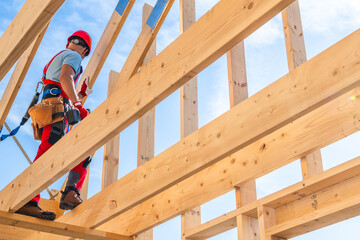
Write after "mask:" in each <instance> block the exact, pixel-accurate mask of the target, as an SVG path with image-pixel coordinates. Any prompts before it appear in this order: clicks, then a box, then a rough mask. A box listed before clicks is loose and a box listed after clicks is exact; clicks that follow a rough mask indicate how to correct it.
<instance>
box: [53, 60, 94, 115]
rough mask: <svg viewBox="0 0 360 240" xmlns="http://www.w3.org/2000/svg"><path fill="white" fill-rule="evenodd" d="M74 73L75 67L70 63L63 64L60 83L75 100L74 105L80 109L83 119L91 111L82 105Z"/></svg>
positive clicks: (73, 100)
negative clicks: (76, 88)
mask: <svg viewBox="0 0 360 240" xmlns="http://www.w3.org/2000/svg"><path fill="white" fill-rule="evenodd" d="M74 75H75V71H74V69H73V68H72V67H71V66H70V65H68V64H63V65H62V67H61V72H60V84H61V87H62V89H63V90H64V92H65V93H66V95H67V96H68V97H69V98H70V100H71V101H72V102H73V104H74V107H76V108H77V109H78V110H79V112H80V117H81V119H84V118H85V117H86V116H87V115H89V112H88V111H87V110H86V109H85V108H84V107H83V106H82V104H81V102H80V101H79V97H78V95H77V94H76V91H75V85H74V80H73V77H74Z"/></svg>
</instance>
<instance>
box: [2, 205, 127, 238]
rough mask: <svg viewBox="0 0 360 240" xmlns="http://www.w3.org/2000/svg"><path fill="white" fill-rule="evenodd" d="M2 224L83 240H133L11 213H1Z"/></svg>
mask: <svg viewBox="0 0 360 240" xmlns="http://www.w3.org/2000/svg"><path fill="white" fill-rule="evenodd" d="M0 224H3V225H9V226H14V227H20V228H26V229H30V230H37V231H42V232H47V233H52V234H59V235H63V236H69V237H77V238H83V239H93V240H107V239H118V240H133V238H132V237H127V236H123V235H119V234H115V233H107V232H103V231H99V230H95V229H88V228H84V227H80V226H75V225H70V224H64V223H59V222H53V221H48V220H41V219H37V218H33V217H29V216H24V215H20V214H16V213H9V212H4V211H0Z"/></svg>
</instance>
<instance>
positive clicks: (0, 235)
mask: <svg viewBox="0 0 360 240" xmlns="http://www.w3.org/2000/svg"><path fill="white" fill-rule="evenodd" d="M33 233H34V231H32V230H28V229H25V228H18V227H14V226H9V225H1V224H0V240H19V239H26V238H27V237H28V236H31V234H33Z"/></svg>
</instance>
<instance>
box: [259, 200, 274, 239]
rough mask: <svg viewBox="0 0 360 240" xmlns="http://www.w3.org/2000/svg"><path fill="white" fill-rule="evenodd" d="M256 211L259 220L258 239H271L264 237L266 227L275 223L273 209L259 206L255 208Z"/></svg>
mask: <svg viewBox="0 0 360 240" xmlns="http://www.w3.org/2000/svg"><path fill="white" fill-rule="evenodd" d="M257 212H258V221H259V235H260V236H259V239H260V240H272V239H271V238H267V237H266V235H265V234H266V233H265V231H266V229H268V228H269V227H271V226H274V225H275V224H276V216H275V214H276V213H275V209H273V208H270V207H266V206H259V207H258V208H257Z"/></svg>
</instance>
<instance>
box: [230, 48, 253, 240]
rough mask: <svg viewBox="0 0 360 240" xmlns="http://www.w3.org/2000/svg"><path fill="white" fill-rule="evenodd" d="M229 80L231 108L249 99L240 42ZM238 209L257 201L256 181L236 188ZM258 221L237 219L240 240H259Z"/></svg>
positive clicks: (234, 53) (246, 218)
mask: <svg viewBox="0 0 360 240" xmlns="http://www.w3.org/2000/svg"><path fill="white" fill-rule="evenodd" d="M227 62H228V79H229V97H230V107H234V106H235V105H237V104H238V103H240V102H241V101H243V100H245V99H246V98H248V88H247V77H246V63H245V48H244V42H243V41H242V42H240V43H239V44H238V45H236V46H235V47H234V48H233V49H232V50H231V51H229V52H228V53H227ZM235 194H236V207H237V208H240V207H241V206H244V205H246V204H249V203H250V202H253V201H255V200H256V184H255V181H251V182H249V183H246V184H244V185H243V186H240V187H237V188H235ZM254 222H256V219H250V218H249V217H246V216H239V217H238V218H237V228H238V239H241V240H242V239H257V237H258V236H259V234H258V230H257V228H256V227H254V226H257V224H256V223H254Z"/></svg>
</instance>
